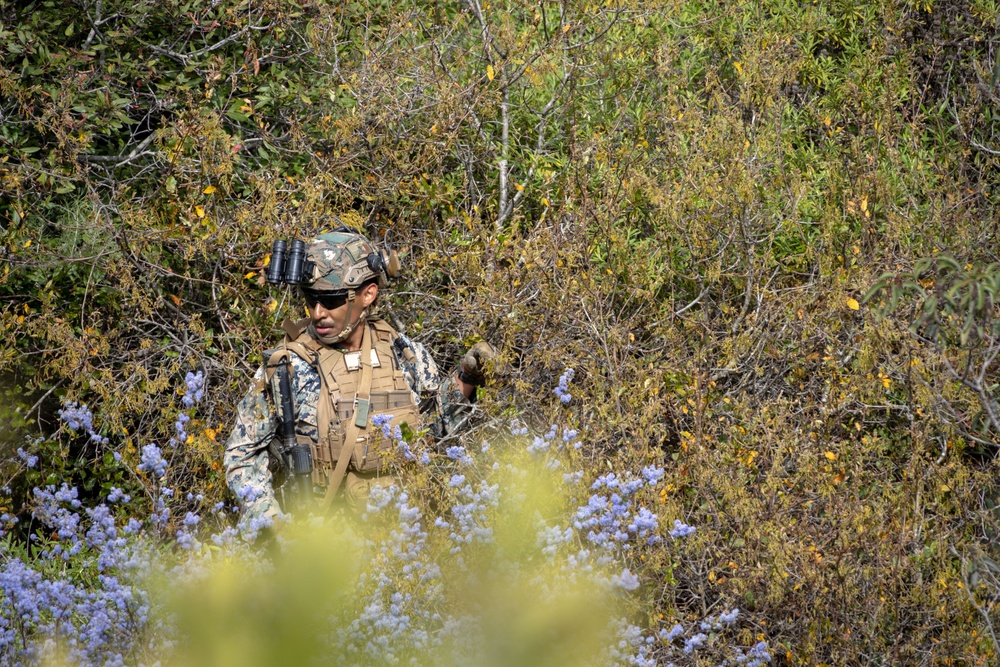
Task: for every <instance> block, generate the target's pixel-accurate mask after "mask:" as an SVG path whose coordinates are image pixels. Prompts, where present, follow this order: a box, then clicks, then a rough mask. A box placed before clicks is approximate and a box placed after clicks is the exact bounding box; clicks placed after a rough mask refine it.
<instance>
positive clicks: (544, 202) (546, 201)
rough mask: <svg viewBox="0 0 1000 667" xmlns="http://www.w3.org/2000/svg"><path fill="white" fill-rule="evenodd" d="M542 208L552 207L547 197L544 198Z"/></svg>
mask: <svg viewBox="0 0 1000 667" xmlns="http://www.w3.org/2000/svg"><path fill="white" fill-rule="evenodd" d="M542 206H551V204H549V200H548V199H547V198H546V197H542Z"/></svg>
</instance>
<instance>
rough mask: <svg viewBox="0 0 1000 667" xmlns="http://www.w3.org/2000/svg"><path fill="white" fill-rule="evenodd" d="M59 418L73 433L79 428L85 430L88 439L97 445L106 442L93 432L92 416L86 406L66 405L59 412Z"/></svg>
mask: <svg viewBox="0 0 1000 667" xmlns="http://www.w3.org/2000/svg"><path fill="white" fill-rule="evenodd" d="M59 418H60V419H62V420H63V421H64V422H66V426H69V427H70V429H72V430H74V431H79V430H80V429H81V428H82V429H83V430H85V431H86V432H87V435H88V436H90V439H91V440H92V441H93V442H96V443H97V444H99V445H103V444H106V443H107V442H108V439H107V438H105V437H104V436H102V435H101V434H100V433H98V432H97V431H95V430H94V414H93V413H92V412H91V411H90V409H89V408H88V407H87V406H86V405H79V404H77V403H75V402H72V403H67V404H66V405H64V406H63V408H62V409H61V410H59Z"/></svg>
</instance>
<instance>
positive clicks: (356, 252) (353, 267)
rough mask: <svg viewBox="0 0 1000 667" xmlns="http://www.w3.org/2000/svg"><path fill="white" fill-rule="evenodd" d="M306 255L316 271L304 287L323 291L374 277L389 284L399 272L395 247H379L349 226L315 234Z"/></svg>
mask: <svg viewBox="0 0 1000 667" xmlns="http://www.w3.org/2000/svg"><path fill="white" fill-rule="evenodd" d="M306 259H307V260H308V261H311V262H312V263H313V272H312V276H310V277H307V278H304V279H303V287H307V288H308V289H312V290H316V291H319V292H342V291H346V290H355V289H357V288H359V287H361V286H362V285H363V284H365V283H366V282H368V281H369V280H372V279H375V280H377V281H378V285H379V287H385V284H386V280H387V278H395V277H396V276H397V275H399V258H398V257H397V256H396V253H395V251H393V252H390V253H386V252H385V251H380V250H377V249H376V248H375V247H374V246H373V245H372V244H371V243H370V242H369V241H368V239H366V238H365V237H364V236H361V235H360V234H358V233H356V232H353V231H350V230H348V229H346V228H344V229H339V230H337V231H335V232H328V233H326V234H320V235H319V236H317V237H316V238H314V239H313V240H312V241H311V242H310V243H309V244H308V245H307V246H306Z"/></svg>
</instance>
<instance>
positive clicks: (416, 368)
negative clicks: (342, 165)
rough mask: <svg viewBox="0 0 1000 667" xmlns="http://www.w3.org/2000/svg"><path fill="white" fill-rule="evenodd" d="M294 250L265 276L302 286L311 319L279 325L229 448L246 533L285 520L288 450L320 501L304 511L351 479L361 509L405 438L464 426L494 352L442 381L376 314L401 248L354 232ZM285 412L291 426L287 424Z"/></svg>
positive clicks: (469, 358)
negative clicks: (381, 245)
mask: <svg viewBox="0 0 1000 667" xmlns="http://www.w3.org/2000/svg"><path fill="white" fill-rule="evenodd" d="M296 244H298V246H299V248H300V249H301V248H302V244H301V243H300V242H293V249H292V252H291V254H290V255H289V256H288V262H287V264H288V267H289V268H285V269H284V273H282V271H283V267H282V265H283V264H284V259H285V258H284V255H283V252H284V242H280V244H279V243H276V244H275V252H274V253H272V260H271V267H270V269H269V275H268V279H269V280H270V281H272V282H280V281H282V280H284V281H285V282H293V283H297V284H298V286H299V290H300V292H301V295H302V297H303V298H304V300H305V304H306V307H307V310H308V313H309V317H307V318H305V319H302V320H299V321H297V322H293V321H291V320H286V321H285V323H284V324H283V327H282V328H283V329H284V331H285V339H284V342H283V343H282V345H281V347H279V348H277V349H275V350H269V351H268V352H266V353H265V355H264V365H263V366H262V367H261V368H260V369H259V370H258V371H257V374H256V376H255V377H254V384H253V386H252V387H251V388H250V391H249V392H248V393H247V395H246V397H245V398H244V399H243V400H242V401H241V402H240V404H239V407H238V411H237V418H236V424H235V426H234V427H233V431H232V433H231V435H230V437H229V441H228V442H227V443H226V450H225V455H224V465H225V470H226V480H227V482H228V484H229V487H230V488H231V489H232V490H233V492H234V493H235V494H236V496H237V497H238V498H239V499H240V503H241V505H242V509H243V512H242V516H241V518H240V528H241V530H242V531H243V532H244V534H250V535H256V534H257V533H258V532H259V531H260V530H261V529H264V528H267V527H268V526H270V525H271V524H272V522H273V520H274V519H275V518H276V517H278V516H279V515H280V514H281V509H282V508H281V504H282V503H279V497H280V496H282V495H286V496H287V495H291V494H288V493H282V492H283V491H287V490H288V489H287V487H289V486H290V485H286V483H285V482H286V480H287V479H288V478H289V476H290V474H291V473H292V472H294V471H290V470H288V468H289V465H288V463H287V461H288V459H289V457H288V455H289V452H290V451H291V450H296V449H297V450H298V451H299V453H303V454H304V453H305V452H308V453H309V457H308V460H306V465H307V466H309V468H311V472H309V473H308V475H300V478H301V480H302V481H303V482H304V485H300V489H301V488H305V489H307V490H308V491H300V492H299V495H309V496H314V497H313V498H312V499H310V500H309V501H308V503H307V504H308V505H310V507H308V508H307V509H309V510H311V511H313V512H316V513H321V512H325V511H327V510H329V508H330V506H331V504H332V503H333V501H334V498H335V497H336V496H338V492H339V491H340V488H341V485H342V483H343V486H344V496H346V500H347V502H348V505H349V506H350V507H352V508H354V509H362V510H363V509H364V505H365V500H366V499H367V496H368V492H369V490H370V488H371V485H372V484H377V483H385V481H386V480H387V479H391V478H389V477H387V473H388V468H387V460H388V459H390V458H391V457H390V456H388V455H387V454H388V453H389V452H388V450H389V449H392V448H393V447H400V446H402V445H401V444H400V443H399V440H398V439H399V436H400V435H402V434H404V433H405V434H413V433H417V432H419V431H420V430H421V429H422V428H423V427H425V426H426V427H428V428H429V431H430V434H431V435H433V436H434V437H435V438H438V439H440V438H444V437H446V436H450V435H454V434H455V433H456V432H458V431H459V430H460V429H461V428H462V427H463V426H464V425H465V424H466V423H467V422H468V418H469V416H470V414H471V412H472V410H473V404H474V403H475V400H476V388H477V387H478V386H480V385H482V383H483V379H484V378H483V367H484V364H485V362H486V361H487V360H489V359H490V358H491V357H492V356H493V351H492V348H490V346H489V345H488V344H486V343H477V344H476V345H475V346H473V348H472V349H471V350H469V352H468V353H467V354H466V355H465V356H464V357H463V358H462V361H461V363H460V365H459V368H458V369H456V371H455V372H453V373H452V374H450V375H449V376H448V377H446V378H444V379H443V380H442V379H440V378H439V377H438V369H437V365H436V364H435V363H434V359H432V358H431V356H430V355H429V354H428V352H427V350H426V348H424V346H423V345H421V344H420V343H417V342H415V341H413V340H411V339H409V338H408V337H407V336H405V335H403V334H401V333H399V332H397V331H395V330H393V328H392V327H390V326H389V325H388V324H387V323H386V322H385V321H383V320H381V319H378V318H374V317H371V316H370V312H371V310H372V307H373V306H374V305H375V303H376V301H377V300H378V296H379V290H380V289H382V288H384V287H385V285H386V281H387V279H388V278H390V277H395V276H396V275H398V273H399V259H398V258H397V257H396V255H395V253H386V252H384V251H381V250H376V249H375V248H374V247H373V246H372V244H371V243H369V242H368V240H367V239H365V238H364V237H363V236H361V235H359V234H356V233H354V232H353V231H352V230H349V229H347V228H341V229H340V230H338V231H336V232H333V233H326V234H322V235H320V236H319V237H317V238H316V239H314V240H313V241H312V242H311V243H310V244H308V246H306V247H305V248H304V250H305V252H304V257H303V255H302V254H299V255H298V256H296V249H295V246H296ZM299 252H300V253H301V250H300V251H299ZM300 269H301V271H300ZM299 273H301V277H299V275H298V274H299ZM290 274H294V275H290ZM289 278H290V279H289ZM282 386H284V388H285V389H284V395H283V394H282ZM289 390H290V391H289ZM288 394H290V395H288ZM283 406H290V412H289V414H290V415H294V420H293V419H288V420H284V413H283V410H284V408H283ZM373 418H374V420H375V422H374V424H375V425H377V426H379V427H381V428H376V427H373V421H372V420H373ZM293 423H294V429H293V428H292V424H293ZM283 424H284V425H285V427H286V429H287V431H286V433H285V439H284V441H283V442H282V439H281V434H280V433H279V430H280V429H279V427H280V426H282V425H283ZM397 427H398V428H397ZM384 434H389V435H390V437H385V436H384ZM392 434H395V436H396V438H393V437H392ZM404 450H405V453H409V449H408V448H406V447H405V446H404ZM300 464H301V461H298V462H296V463H295V466H299V465H300ZM305 470H308V468H306V469H305ZM299 472H300V473H301V472H302V471H301V470H300V471H299ZM282 487H286V488H285V489H283V488H282ZM276 491H278V493H276ZM284 509H285V510H286V511H287V510H288V508H287V507H285V508H284Z"/></svg>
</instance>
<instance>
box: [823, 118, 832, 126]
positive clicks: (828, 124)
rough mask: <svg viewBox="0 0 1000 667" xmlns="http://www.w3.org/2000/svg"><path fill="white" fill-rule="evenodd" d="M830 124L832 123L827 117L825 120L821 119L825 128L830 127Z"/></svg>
mask: <svg viewBox="0 0 1000 667" xmlns="http://www.w3.org/2000/svg"><path fill="white" fill-rule="evenodd" d="M832 122H833V121H831V120H830V117H829V116H827V117H826V118H824V119H823V124H824V125H826V126H827V127H830V123H832Z"/></svg>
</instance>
